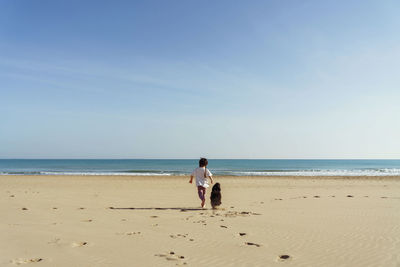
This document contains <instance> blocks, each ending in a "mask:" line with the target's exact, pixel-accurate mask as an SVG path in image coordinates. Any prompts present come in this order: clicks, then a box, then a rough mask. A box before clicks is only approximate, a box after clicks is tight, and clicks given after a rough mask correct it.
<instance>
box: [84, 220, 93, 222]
mask: <svg viewBox="0 0 400 267" xmlns="http://www.w3.org/2000/svg"><path fill="white" fill-rule="evenodd" d="M82 222H93V220H92V219H88V220H83V221H82Z"/></svg>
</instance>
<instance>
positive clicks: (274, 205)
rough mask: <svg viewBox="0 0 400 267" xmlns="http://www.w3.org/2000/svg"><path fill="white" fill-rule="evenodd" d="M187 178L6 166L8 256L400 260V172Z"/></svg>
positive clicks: (2, 243) (1, 208) (3, 228)
mask: <svg viewBox="0 0 400 267" xmlns="http://www.w3.org/2000/svg"><path fill="white" fill-rule="evenodd" d="M188 180H189V179H188V177H120V176H112V177H105V176H0V190H1V191H0V212H1V213H0V214H1V219H0V236H1V238H0V266H16V265H27V266H61V267H62V266H176V265H186V266H397V267H398V266H400V177H387V178H371V177H370V178H366V177H353V178H349V177H341V178H338V177H331V178H321V177H302V178H299V177H215V180H216V181H217V182H220V183H221V187H222V205H221V207H220V208H219V209H218V210H211V209H210V204H209V199H208V201H207V205H208V206H207V207H208V208H207V209H204V210H203V209H201V208H200V201H199V199H198V197H197V191H196V189H195V186H194V185H193V184H189V183H188ZM209 193H210V191H208V192H207V197H208V196H209ZM111 207H112V208H111Z"/></svg>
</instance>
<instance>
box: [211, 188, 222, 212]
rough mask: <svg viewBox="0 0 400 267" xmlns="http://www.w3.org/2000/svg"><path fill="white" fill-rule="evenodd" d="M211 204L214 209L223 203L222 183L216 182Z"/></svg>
mask: <svg viewBox="0 0 400 267" xmlns="http://www.w3.org/2000/svg"><path fill="white" fill-rule="evenodd" d="M210 200H211V206H212V208H213V209H215V208H216V207H217V206H219V205H221V204H222V202H221V185H220V184H219V183H216V184H215V185H214V186H213V187H212V190H211V196H210Z"/></svg>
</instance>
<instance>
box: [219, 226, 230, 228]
mask: <svg viewBox="0 0 400 267" xmlns="http://www.w3.org/2000/svg"><path fill="white" fill-rule="evenodd" d="M220 227H221V228H228V226H225V225H220Z"/></svg>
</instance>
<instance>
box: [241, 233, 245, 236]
mask: <svg viewBox="0 0 400 267" xmlns="http://www.w3.org/2000/svg"><path fill="white" fill-rule="evenodd" d="M239 235H240V236H244V235H247V234H246V233H239Z"/></svg>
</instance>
